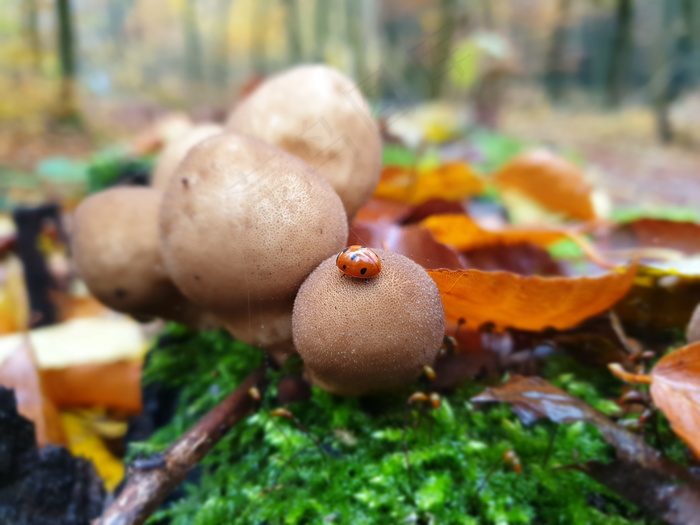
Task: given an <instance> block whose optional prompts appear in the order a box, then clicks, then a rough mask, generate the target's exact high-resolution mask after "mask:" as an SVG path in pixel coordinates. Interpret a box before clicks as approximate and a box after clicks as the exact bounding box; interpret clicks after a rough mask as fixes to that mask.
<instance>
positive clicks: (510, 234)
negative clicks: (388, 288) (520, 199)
mask: <svg viewBox="0 0 700 525" xmlns="http://www.w3.org/2000/svg"><path fill="white" fill-rule="evenodd" d="M420 224H421V226H423V227H424V228H427V229H428V230H430V232H431V233H432V234H433V237H435V239H436V240H437V241H438V242H441V243H442V244H446V245H448V246H452V247H453V248H455V249H457V250H459V251H466V250H472V249H475V248H485V247H489V246H497V245H503V244H508V245H510V244H521V243H524V242H527V243H530V244H535V245H537V246H542V247H547V246H549V245H550V244H552V243H555V242H557V241H559V240H561V239H564V238H567V237H568V236H569V232H568V231H567V230H565V229H561V228H559V229H554V228H531V227H516V226H506V227H503V228H501V229H500V230H488V229H486V228H483V227H482V226H480V225H479V224H478V223H477V222H476V221H474V220H473V219H472V218H470V217H469V216H468V215H464V214H446V215H433V216H432V217H428V218H427V219H425V220H423V221H421V223H420Z"/></svg>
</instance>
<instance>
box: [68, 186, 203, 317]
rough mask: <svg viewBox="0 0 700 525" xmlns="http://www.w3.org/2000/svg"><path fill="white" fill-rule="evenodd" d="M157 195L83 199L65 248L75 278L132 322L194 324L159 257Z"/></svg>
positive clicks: (120, 193) (141, 192) (123, 191)
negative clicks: (68, 250) (148, 319)
mask: <svg viewBox="0 0 700 525" xmlns="http://www.w3.org/2000/svg"><path fill="white" fill-rule="evenodd" d="M161 200H162V194H161V192H159V191H156V190H154V189H151V188H143V187H120V188H112V189H109V190H106V191H103V192H101V193H97V194H94V195H92V196H90V197H88V198H87V199H85V200H84V201H83V202H82V203H81V204H80V206H78V209H77V210H76V213H75V223H74V229H73V233H72V239H71V245H72V251H73V259H74V261H75V266H76V269H77V271H78V274H79V276H80V277H81V278H82V279H83V280H84V281H85V284H86V285H87V287H88V289H89V290H90V292H91V293H92V294H93V295H94V296H95V297H96V298H97V299H99V300H100V301H101V302H103V303H104V304H106V305H107V306H109V307H110V308H112V309H114V310H117V311H119V312H124V313H128V314H132V315H134V316H137V317H151V316H156V317H165V318H167V319H174V320H179V321H184V322H194V318H195V317H197V315H198V313H199V308H196V307H195V306H194V305H193V304H191V303H190V302H189V301H188V300H186V299H185V297H184V296H183V295H182V294H181V293H180V292H179V290H178V289H177V288H176V287H175V285H174V284H173V283H172V281H171V280H170V278H169V277H168V275H167V273H166V272H165V268H164V266H163V261H162V259H161V256H160V251H159V244H158V214H159V208H160V203H161Z"/></svg>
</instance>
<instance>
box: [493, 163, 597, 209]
mask: <svg viewBox="0 0 700 525" xmlns="http://www.w3.org/2000/svg"><path fill="white" fill-rule="evenodd" d="M495 179H496V183H497V184H498V186H499V187H500V188H501V189H502V190H506V189H514V190H517V191H519V192H520V193H522V194H524V195H526V196H528V197H529V198H531V199H533V200H534V201H536V202H537V203H539V204H540V205H541V206H544V207H545V208H547V209H549V210H552V211H555V212H558V213H562V214H564V215H566V216H567V217H571V218H573V219H582V220H591V219H595V218H596V217H597V214H596V211H595V209H594V206H593V199H592V196H593V186H591V184H590V183H589V182H588V181H587V180H586V177H585V176H584V174H583V172H582V171H581V170H580V169H579V168H578V167H576V166H575V165H573V164H571V163H570V162H569V161H567V160H565V159H562V158H561V157H558V156H556V155H555V154H553V153H551V152H549V151H547V150H533V151H528V152H526V153H523V154H521V155H518V156H517V157H515V158H514V159H513V160H511V161H510V162H509V163H508V164H506V165H505V166H504V167H503V168H501V169H500V170H499V171H498V172H497V173H496V175H495Z"/></svg>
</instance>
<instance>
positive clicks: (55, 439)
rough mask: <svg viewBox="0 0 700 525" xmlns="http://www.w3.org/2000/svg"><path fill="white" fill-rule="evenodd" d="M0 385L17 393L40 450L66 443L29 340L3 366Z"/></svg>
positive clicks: (24, 340)
mask: <svg viewBox="0 0 700 525" xmlns="http://www.w3.org/2000/svg"><path fill="white" fill-rule="evenodd" d="M0 385H2V386H4V387H7V388H11V389H13V390H14V391H15V396H16V398H17V407H18V412H19V413H20V414H21V415H23V416H24V417H26V418H27V419H29V420H30V421H31V422H32V423H34V430H35V433H36V440H37V443H38V445H39V446H40V447H43V446H45V445H48V444H49V443H52V444H54V445H63V444H65V443H66V437H65V434H64V432H63V426H62V425H61V420H60V418H59V415H58V411H57V410H56V406H55V405H54V404H53V402H52V401H51V400H50V399H49V398H48V397H47V395H46V393H45V391H44V387H43V384H42V380H41V375H40V374H39V370H38V368H37V365H36V360H35V357H34V352H33V350H32V347H31V346H30V344H29V341H28V340H27V339H26V338H24V339H22V340H21V342H20V345H19V346H17V347H16V348H15V350H14V352H12V354H11V355H10V356H9V357H8V358H7V359H5V360H4V361H3V362H2V364H0Z"/></svg>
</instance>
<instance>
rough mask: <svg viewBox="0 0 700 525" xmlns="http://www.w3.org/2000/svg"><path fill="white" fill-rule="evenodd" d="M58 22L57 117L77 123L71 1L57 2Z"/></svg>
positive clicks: (75, 61)
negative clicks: (58, 85)
mask: <svg viewBox="0 0 700 525" xmlns="http://www.w3.org/2000/svg"><path fill="white" fill-rule="evenodd" d="M56 19H57V22H58V24H57V25H58V54H59V62H60V66H61V85H60V88H59V99H58V101H57V104H56V111H55V116H56V118H57V119H58V120H60V121H76V120H77V119H78V104H77V92H76V87H77V86H76V78H75V77H76V72H77V60H76V55H75V38H74V32H73V9H72V5H71V0H56Z"/></svg>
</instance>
